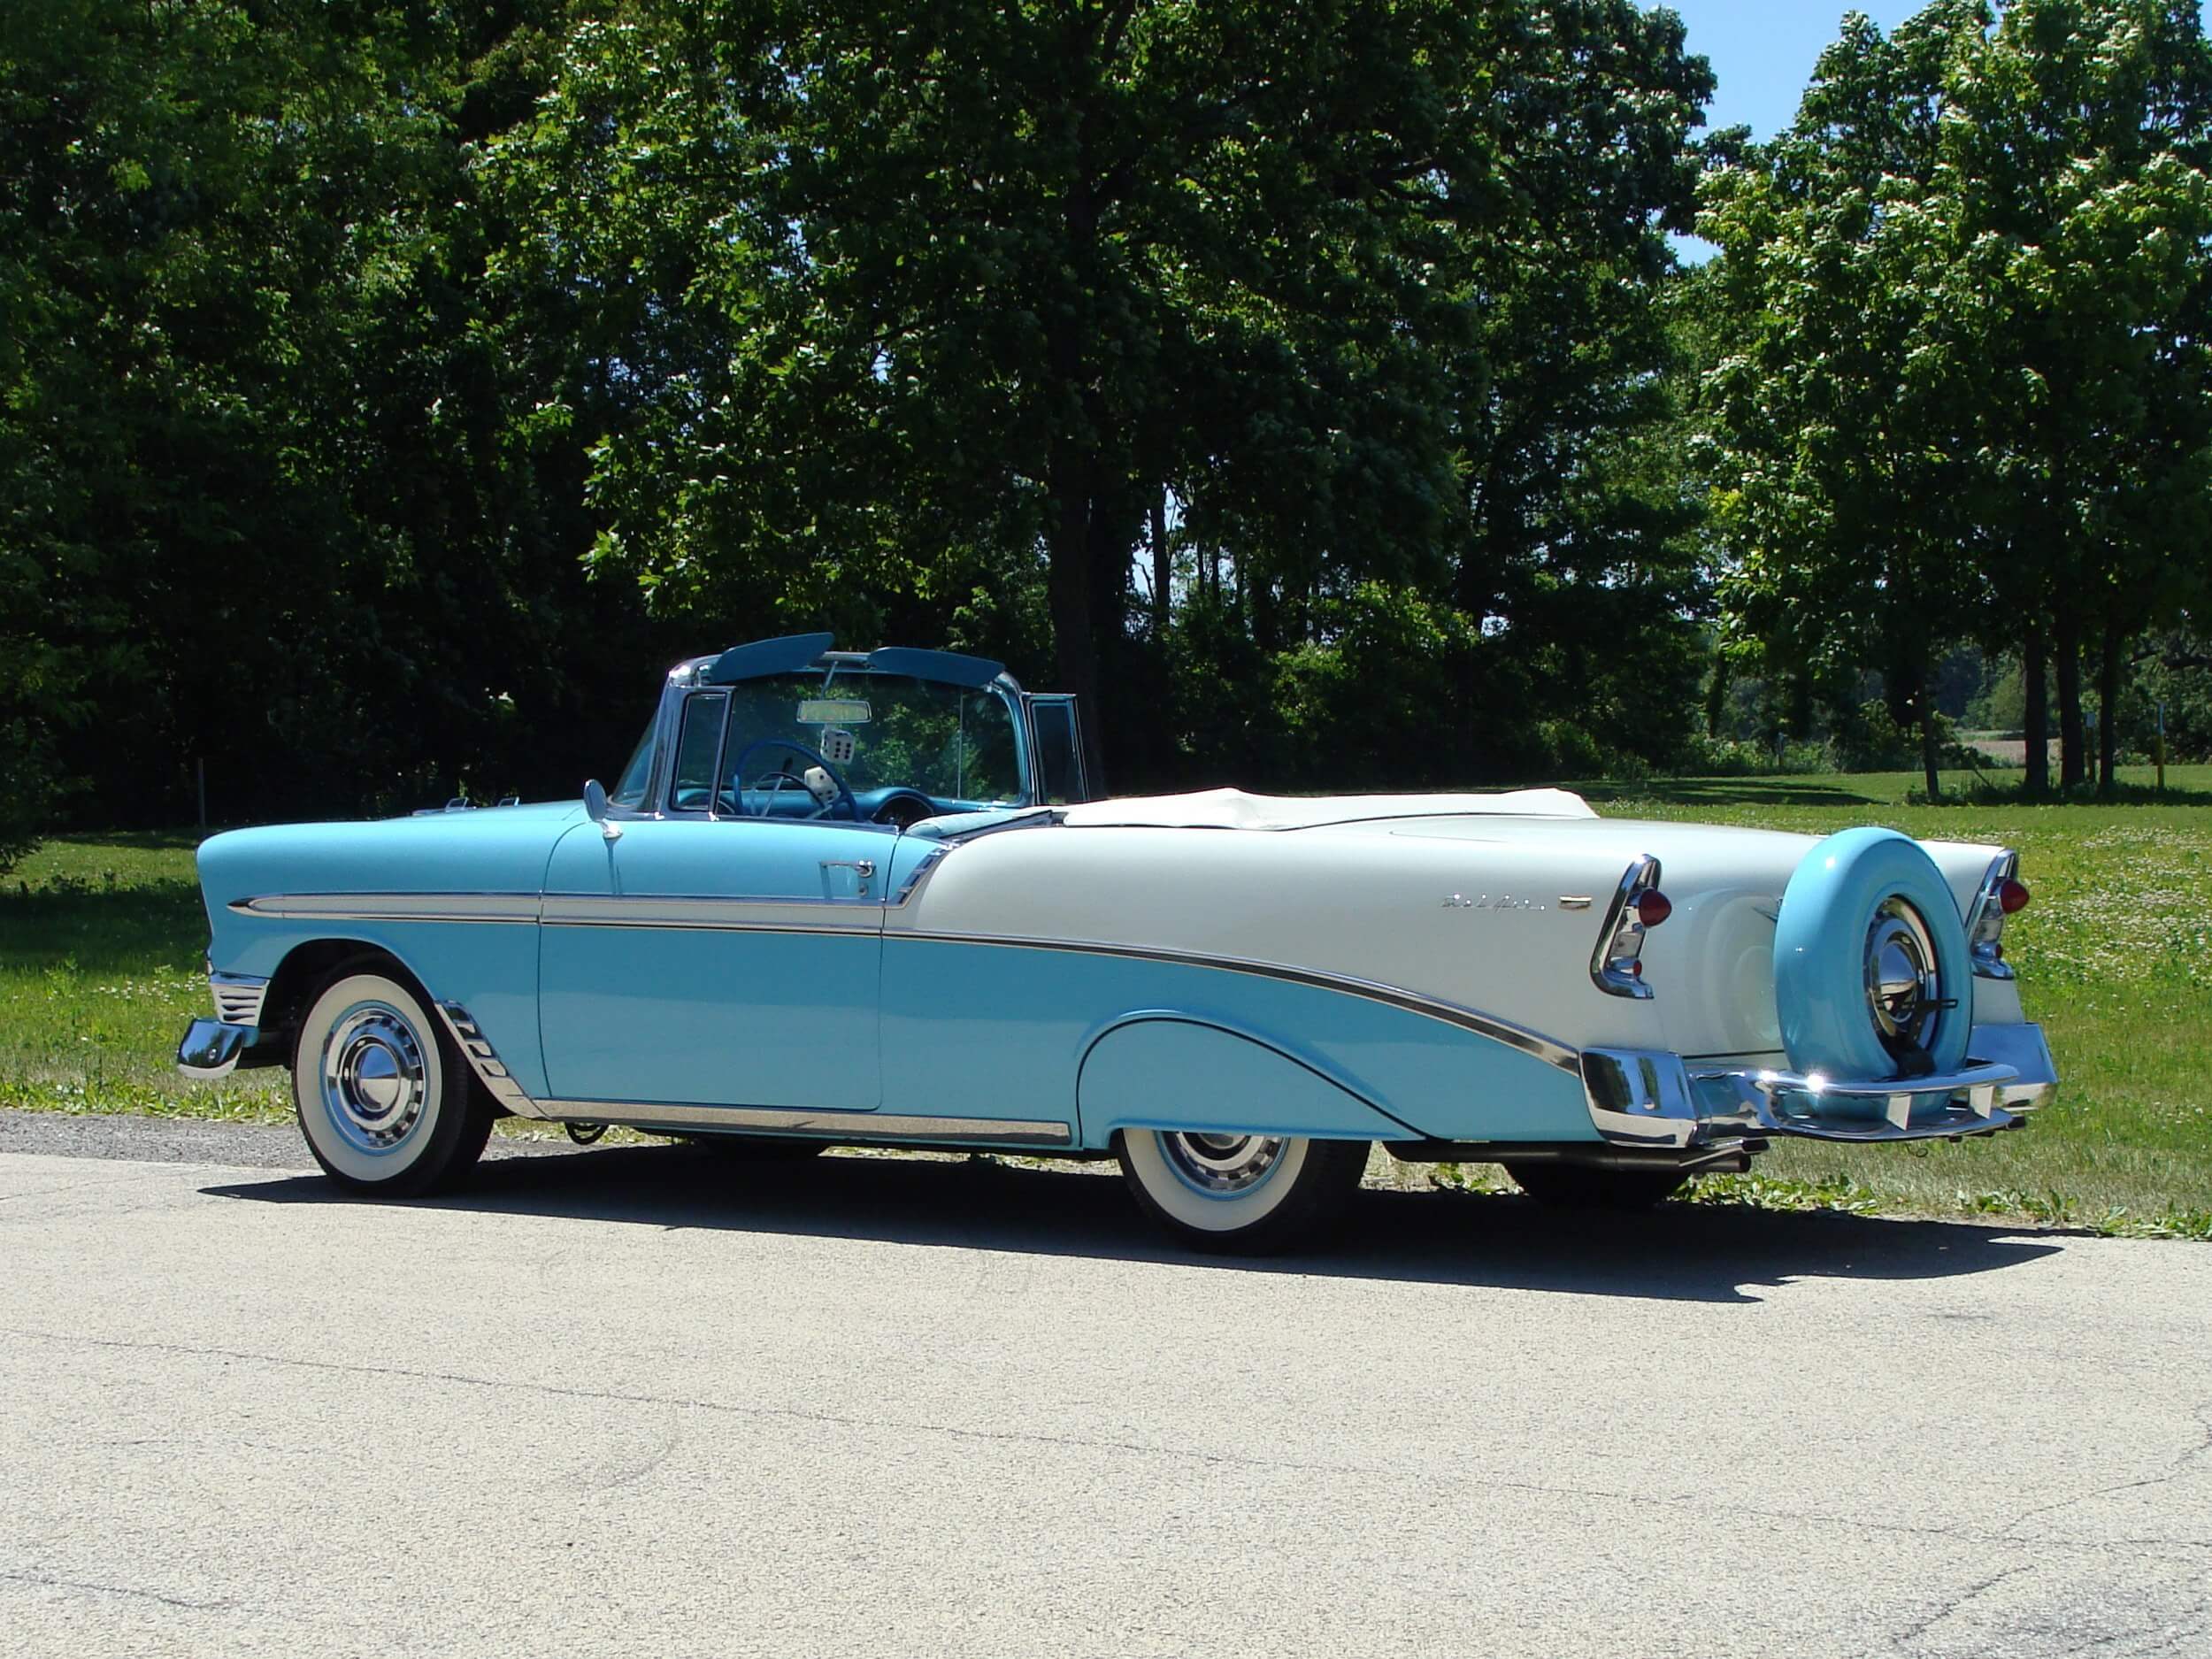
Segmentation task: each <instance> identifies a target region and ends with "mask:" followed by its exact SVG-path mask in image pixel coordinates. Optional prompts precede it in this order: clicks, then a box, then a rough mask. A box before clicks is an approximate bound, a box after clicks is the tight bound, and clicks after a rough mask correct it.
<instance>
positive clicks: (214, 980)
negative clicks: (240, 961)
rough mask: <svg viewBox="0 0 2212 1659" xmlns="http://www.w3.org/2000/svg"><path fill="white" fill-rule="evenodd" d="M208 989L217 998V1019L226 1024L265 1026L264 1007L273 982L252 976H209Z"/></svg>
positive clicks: (215, 974)
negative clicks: (262, 1024)
mask: <svg viewBox="0 0 2212 1659" xmlns="http://www.w3.org/2000/svg"><path fill="white" fill-rule="evenodd" d="M207 988H208V990H209V991H210V993H211V994H212V995H213V996H214V998H215V1018H218V1019H219V1020H221V1021H222V1022H223V1024H225V1025H254V1026H258V1025H260V1024H261V1004H262V1002H263V1001H264V1000H265V998H266V997H267V996H268V995H269V982H268V980H266V979H258V978H256V977H255V976H254V975H252V974H250V973H215V972H211V973H209V975H208V976H207Z"/></svg>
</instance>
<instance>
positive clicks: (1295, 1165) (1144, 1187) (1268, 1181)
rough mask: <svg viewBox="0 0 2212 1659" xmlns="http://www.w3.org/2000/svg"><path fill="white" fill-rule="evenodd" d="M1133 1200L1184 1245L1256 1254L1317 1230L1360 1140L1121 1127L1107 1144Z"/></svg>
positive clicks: (1329, 1217) (1344, 1187)
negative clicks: (1112, 1150) (1133, 1195)
mask: <svg viewBox="0 0 2212 1659" xmlns="http://www.w3.org/2000/svg"><path fill="white" fill-rule="evenodd" d="M1114 1150H1115V1153H1116V1154H1117V1155H1118V1156H1119V1158H1120V1159H1121V1172H1122V1174H1123V1176H1124V1177H1125V1179H1127V1180H1128V1182H1129V1189H1130V1191H1131V1192H1133V1193H1134V1194H1136V1199H1137V1202H1138V1203H1139V1204H1140V1205H1141V1206H1142V1207H1143V1209H1144V1210H1145V1211H1146V1212H1147V1213H1148V1214H1149V1215H1150V1216H1151V1217H1153V1218H1154V1219H1155V1220H1156V1221H1158V1222H1159V1223H1161V1225H1164V1226H1165V1227H1166V1228H1167V1229H1168V1230H1169V1231H1170V1232H1171V1233H1174V1234H1175V1235H1176V1236H1177V1237H1178V1238H1179V1239H1181V1240H1183V1242H1184V1243H1186V1244H1189V1245H1193V1246H1195V1247H1196V1248H1200V1249H1202V1250H1232V1251H1237V1252H1240V1253H1246V1254H1258V1253H1261V1252H1263V1251H1268V1250H1279V1249H1284V1248H1288V1247H1289V1246H1291V1245H1293V1244H1296V1243H1298V1242H1300V1241H1302V1240H1310V1239H1312V1238H1314V1237H1316V1236H1317V1235H1318V1234H1319V1233H1322V1232H1323V1231H1324V1230H1325V1228H1326V1227H1327V1226H1328V1225H1330V1224H1331V1223H1332V1222H1333V1221H1335V1220H1336V1219H1337V1217H1339V1216H1340V1214H1341V1213H1342V1211H1343V1209H1344V1205H1345V1202H1347V1201H1348V1199H1349V1198H1350V1197H1351V1195H1352V1194H1353V1192H1354V1191H1355V1190H1356V1188H1357V1187H1358V1186H1359V1178H1360V1175H1361V1173H1362V1171H1364V1170H1365V1169H1366V1168H1367V1142H1366V1141H1311V1140H1308V1139H1305V1138H1304V1137H1302V1136H1298V1135H1237V1134H1204V1133H1196V1132H1193V1131H1169V1130H1150V1129H1127V1130H1124V1131H1122V1132H1121V1133H1118V1134H1117V1135H1115V1137H1114Z"/></svg>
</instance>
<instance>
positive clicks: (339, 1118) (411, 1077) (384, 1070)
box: [322, 1002, 430, 1152]
mask: <svg viewBox="0 0 2212 1659" xmlns="http://www.w3.org/2000/svg"><path fill="white" fill-rule="evenodd" d="M322 1070H323V1105H324V1106H325V1107H326V1109H327V1110H328V1112H329V1115H330V1121H331V1122H332V1123H333V1124H334V1125H336V1126H337V1129H338V1132H339V1133H341V1134H342V1135H344V1136H345V1138H346V1139H347V1140H348V1141H351V1142H352V1143H353V1144H354V1145H355V1146H357V1147H358V1148H361V1149H362V1150H363V1151H364V1152H388V1151H390V1150H391V1149H392V1148H395V1147H396V1146H397V1145H399V1143H400V1142H401V1141H404V1140H406V1139H407V1137H408V1136H409V1135H411V1134H412V1133H414V1131H415V1127H416V1125H419V1123H421V1121H422V1114H423V1108H424V1105H425V1104H426V1102H427V1101H428V1099H429V1094H430V1085H429V1071H428V1068H427V1067H426V1065H425V1064H424V1062H423V1043H422V1039H421V1038H419V1036H417V1035H416V1034H415V1028H414V1027H413V1026H412V1025H410V1024H409V1023H408V1021H407V1018H406V1016H405V1015H403V1014H402V1013H401V1012H400V1011H399V1010H397V1009H396V1008H393V1007H392V1006H390V1005H389V1004H388V1003H385V1002H360V1003H357V1004H355V1005H354V1006H353V1007H351V1008H349V1009H348V1010H346V1011H345V1013H344V1014H342V1016H340V1017H339V1019H338V1022H337V1024H335V1025H333V1026H332V1027H331V1028H330V1035H329V1036H328V1037H327V1038H326V1039H325V1040H324V1042H323V1068H322Z"/></svg>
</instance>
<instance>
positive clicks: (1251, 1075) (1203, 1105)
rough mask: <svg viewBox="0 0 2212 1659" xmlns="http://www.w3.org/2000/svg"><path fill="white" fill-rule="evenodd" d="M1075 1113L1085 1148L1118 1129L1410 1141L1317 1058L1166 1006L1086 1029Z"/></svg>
mask: <svg viewBox="0 0 2212 1659" xmlns="http://www.w3.org/2000/svg"><path fill="white" fill-rule="evenodd" d="M1164 1108H1165V1110H1164ZM1075 1110H1076V1126H1077V1139H1078V1140H1079V1142H1080V1143H1081V1144H1082V1145H1084V1146H1086V1147H1103V1146H1106V1145H1108V1144H1110V1142H1111V1141H1112V1138H1113V1136H1114V1134H1115V1133H1117V1132H1118V1131H1120V1130H1124V1129H1181V1130H1208V1131H1217V1132H1219V1133H1244V1134H1271V1135H1272V1134H1280V1135H1302V1136H1305V1137H1307V1138H1309V1139H1313V1140H1337V1141H1406V1140H1417V1139H1419V1138H1420V1132H1419V1131H1418V1130H1417V1129H1415V1128H1414V1127H1413V1126H1412V1125H1409V1124H1407V1123H1405V1122H1404V1121H1403V1120H1402V1119H1401V1118H1396V1117H1394V1116H1393V1115H1392V1114H1391V1113H1390V1112H1389V1111H1388V1110H1386V1108H1385V1107H1384V1106H1383V1105H1382V1104H1381V1103H1380V1102H1379V1101H1378V1100H1377V1099H1376V1098H1375V1094H1374V1091H1373V1090H1371V1089H1370V1088H1368V1087H1366V1086H1365V1085H1363V1083H1362V1082H1361V1081H1360V1080H1359V1079H1356V1078H1354V1077H1352V1076H1350V1075H1348V1074H1347V1073H1345V1072H1344V1071H1342V1069H1341V1068H1340V1067H1338V1066H1335V1065H1333V1064H1330V1063H1329V1062H1328V1061H1327V1060H1326V1059H1325V1058H1323V1057H1322V1056H1315V1055H1309V1054H1302V1053H1299V1052H1297V1051H1296V1048H1295V1047H1294V1045H1293V1044H1290V1043H1287V1042H1286V1041H1283V1040H1282V1039H1280V1038H1279V1037H1277V1036H1276V1035H1274V1034H1273V1033H1268V1032H1264V1031H1261V1030H1258V1029H1256V1028H1254V1027H1251V1026H1248V1025H1243V1024H1241V1023H1240V1022H1238V1021H1234V1020H1230V1019H1225V1018H1221V1017H1219V1016H1217V1015H1214V1014H1210V1013H1203V1012H1198V1011H1194V1010H1184V1009H1173V1008H1148V1009H1137V1010H1131V1011H1129V1012H1127V1013H1125V1014H1121V1015H1118V1016H1117V1017H1116V1018H1112V1019H1110V1020H1108V1021H1107V1022H1106V1023H1105V1024H1103V1025H1101V1026H1099V1027H1098V1028H1097V1029H1096V1030H1094V1032H1092V1033H1091V1034H1090V1036H1089V1038H1088V1039H1087V1041H1086V1042H1085V1045H1084V1048H1083V1053H1082V1057H1081V1059H1080V1060H1079V1062H1078V1063H1077V1065H1076V1073H1075Z"/></svg>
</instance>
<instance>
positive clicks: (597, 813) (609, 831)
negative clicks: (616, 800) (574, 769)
mask: <svg viewBox="0 0 2212 1659" xmlns="http://www.w3.org/2000/svg"><path fill="white" fill-rule="evenodd" d="M584 816H585V817H586V818H589V819H590V820H591V821H592V822H593V823H595V824H596V825H597V826H599V833H600V834H601V835H603V836H604V837H605V838H606V839H607V840H609V841H620V840H621V839H622V826H621V825H619V824H617V823H616V822H614V820H613V819H611V818H609V817H608V816H607V792H606V791H605V790H604V789H603V788H601V787H599V780H598V779H596V778H587V779H586V780H584Z"/></svg>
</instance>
